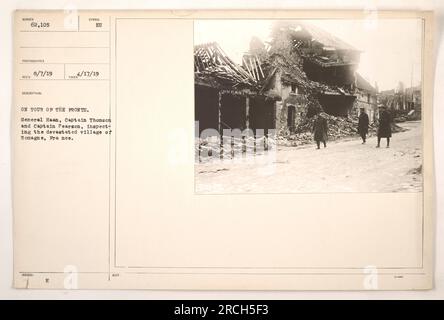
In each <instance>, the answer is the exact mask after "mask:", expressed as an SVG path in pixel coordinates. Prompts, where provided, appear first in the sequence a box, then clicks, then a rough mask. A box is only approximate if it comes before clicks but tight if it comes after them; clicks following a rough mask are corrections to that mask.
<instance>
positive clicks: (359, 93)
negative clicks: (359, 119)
mask: <svg viewBox="0 0 444 320" xmlns="http://www.w3.org/2000/svg"><path fill="white" fill-rule="evenodd" d="M355 95H356V100H355V105H354V108H353V114H354V115H357V116H358V115H359V112H360V109H361V108H364V109H365V111H366V113H367V114H368V117H369V120H370V123H371V122H373V121H375V118H376V115H377V112H378V100H377V89H376V88H375V87H373V86H372V85H371V84H370V83H369V82H368V81H367V80H365V79H364V78H363V77H362V76H361V75H360V74H359V73H356V82H355Z"/></svg>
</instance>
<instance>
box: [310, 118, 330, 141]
mask: <svg viewBox="0 0 444 320" xmlns="http://www.w3.org/2000/svg"><path fill="white" fill-rule="evenodd" d="M327 132H328V124H327V119H326V118H324V117H323V115H322V113H319V114H317V115H316V116H315V119H314V123H313V136H314V140H315V141H316V145H317V149H320V147H321V142H322V143H323V144H324V148H326V147H327Z"/></svg>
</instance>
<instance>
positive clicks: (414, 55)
mask: <svg viewBox="0 0 444 320" xmlns="http://www.w3.org/2000/svg"><path fill="white" fill-rule="evenodd" d="M306 22H308V23H311V24H314V25H316V26H318V27H320V28H322V29H324V30H325V31H328V32H330V33H331V34H333V35H335V36H337V37H339V38H341V39H342V40H344V41H345V42H347V43H349V44H350V45H352V46H354V47H355V48H356V49H358V50H361V51H362V53H361V60H360V63H359V68H358V72H359V73H360V74H361V75H362V76H363V77H364V78H366V79H367V80H368V81H369V82H370V83H371V84H372V85H374V84H375V82H377V83H378V86H379V89H380V90H386V89H392V88H395V87H396V86H397V85H398V82H399V81H402V82H404V84H405V86H406V87H409V86H410V84H411V82H412V80H413V85H417V84H419V82H420V80H421V72H422V71H421V47H422V43H421V37H422V22H421V20H420V19H378V20H373V21H369V20H343V19H341V20H308V21H306ZM272 23H273V22H272V21H270V20H199V21H195V24H194V42H195V44H200V43H204V42H210V41H216V42H218V43H219V44H220V46H221V47H222V49H223V50H224V51H225V52H226V53H227V54H228V55H229V56H230V57H231V58H232V59H233V60H234V61H235V62H237V63H240V62H241V59H242V55H243V53H244V52H245V51H247V50H248V45H249V42H250V39H251V37H252V36H257V37H259V38H260V39H262V40H263V41H266V40H267V39H269V35H270V29H271V25H272Z"/></svg>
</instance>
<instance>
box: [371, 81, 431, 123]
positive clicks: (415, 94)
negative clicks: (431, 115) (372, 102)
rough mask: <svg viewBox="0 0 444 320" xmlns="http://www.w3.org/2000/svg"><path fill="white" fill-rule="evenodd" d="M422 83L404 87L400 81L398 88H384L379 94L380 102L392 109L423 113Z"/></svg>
mask: <svg viewBox="0 0 444 320" xmlns="http://www.w3.org/2000/svg"><path fill="white" fill-rule="evenodd" d="M421 97H422V95H421V85H417V86H411V87H408V88H405V87H404V84H403V83H402V82H400V83H399V84H398V86H397V88H396V89H391V90H384V91H381V92H380V93H379V94H378V102H379V103H381V104H383V105H385V106H386V107H388V108H389V109H391V110H394V111H397V112H401V113H403V112H404V113H408V112H411V111H413V112H416V113H417V114H418V115H420V114H421V99H422V98H421Z"/></svg>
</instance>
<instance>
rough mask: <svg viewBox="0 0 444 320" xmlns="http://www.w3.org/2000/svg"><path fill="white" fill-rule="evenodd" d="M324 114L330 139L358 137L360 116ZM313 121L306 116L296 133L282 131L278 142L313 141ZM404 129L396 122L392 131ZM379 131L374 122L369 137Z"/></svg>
mask: <svg viewBox="0 0 444 320" xmlns="http://www.w3.org/2000/svg"><path fill="white" fill-rule="evenodd" d="M322 116H323V117H324V118H326V119H327V124H328V134H327V136H328V140H338V139H342V138H347V137H358V136H359V133H358V117H357V116H355V117H353V116H349V117H336V116H332V115H329V114H326V113H323V114H322ZM313 122H314V117H312V118H306V119H305V120H303V122H301V123H300V124H299V125H298V126H297V127H296V129H295V132H294V133H290V132H289V131H288V130H287V131H284V132H280V133H279V135H278V139H277V143H278V145H283V146H292V147H294V146H300V145H303V144H307V143H313ZM405 130H407V129H404V128H402V127H400V126H398V125H397V124H395V123H392V132H393V133H397V132H402V131H405ZM377 131H378V123H377V122H373V123H371V124H370V125H369V128H368V134H367V136H368V137H372V136H375V135H376V134H377Z"/></svg>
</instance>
